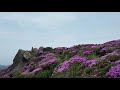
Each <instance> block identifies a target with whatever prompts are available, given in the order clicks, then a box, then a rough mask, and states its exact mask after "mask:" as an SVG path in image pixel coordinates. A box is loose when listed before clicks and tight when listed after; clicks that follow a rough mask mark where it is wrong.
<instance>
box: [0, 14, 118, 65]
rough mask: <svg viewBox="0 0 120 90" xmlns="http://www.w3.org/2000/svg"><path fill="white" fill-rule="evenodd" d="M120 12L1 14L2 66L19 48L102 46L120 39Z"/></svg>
mask: <svg viewBox="0 0 120 90" xmlns="http://www.w3.org/2000/svg"><path fill="white" fill-rule="evenodd" d="M119 24H120V12H0V41H1V45H0V53H1V54H0V64H1V65H9V64H12V63H13V58H14V57H15V55H16V53H17V51H18V50H19V49H24V50H30V49H31V48H32V47H35V48H39V47H40V46H43V47H70V46H73V45H78V44H102V43H104V42H107V41H111V40H117V39H120V38H119V36H120V25H119Z"/></svg>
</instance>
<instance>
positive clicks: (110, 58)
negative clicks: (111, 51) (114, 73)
mask: <svg viewBox="0 0 120 90" xmlns="http://www.w3.org/2000/svg"><path fill="white" fill-rule="evenodd" d="M105 60H109V61H111V62H115V61H117V60H120V55H109V56H106V57H105Z"/></svg>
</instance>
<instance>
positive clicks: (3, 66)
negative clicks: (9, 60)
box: [0, 65, 8, 70]
mask: <svg viewBox="0 0 120 90" xmlns="http://www.w3.org/2000/svg"><path fill="white" fill-rule="evenodd" d="M7 67H8V66H5V65H0V70H1V69H5V68H7Z"/></svg>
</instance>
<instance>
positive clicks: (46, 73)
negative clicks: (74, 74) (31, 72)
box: [35, 70, 51, 78]
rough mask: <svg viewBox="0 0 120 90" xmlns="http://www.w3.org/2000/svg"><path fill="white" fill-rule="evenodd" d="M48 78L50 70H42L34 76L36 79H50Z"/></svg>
mask: <svg viewBox="0 0 120 90" xmlns="http://www.w3.org/2000/svg"><path fill="white" fill-rule="evenodd" d="M50 76H51V72H50V70H44V71H42V72H39V73H38V74H37V75H35V77H36V78H50Z"/></svg>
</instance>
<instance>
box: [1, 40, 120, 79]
mask: <svg viewBox="0 0 120 90" xmlns="http://www.w3.org/2000/svg"><path fill="white" fill-rule="evenodd" d="M119 77H120V40H114V41H109V42H106V43H103V44H84V45H75V46H72V47H69V48H67V47H58V48H51V47H40V48H39V49H37V48H32V49H31V51H26V50H22V49H20V50H18V53H17V54H16V56H15V58H14V60H13V64H12V65H11V66H10V67H8V68H7V69H4V70H1V71H0V78H119Z"/></svg>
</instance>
